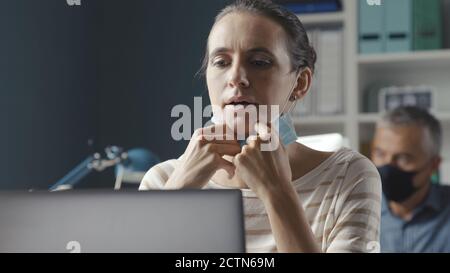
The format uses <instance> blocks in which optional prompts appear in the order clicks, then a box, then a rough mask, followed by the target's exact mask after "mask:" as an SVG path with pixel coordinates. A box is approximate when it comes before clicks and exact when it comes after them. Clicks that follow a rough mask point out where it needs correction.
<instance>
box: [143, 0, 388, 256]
mask: <svg viewBox="0 0 450 273" xmlns="http://www.w3.org/2000/svg"><path fill="white" fill-rule="evenodd" d="M314 63H315V52H314V49H313V48H312V47H311V46H310V44H309V40H308V37H307V35H306V32H305V30H304V28H303V26H302V24H301V22H300V21H299V20H298V18H297V17H296V16H295V15H294V14H292V13H290V12H288V11H286V10H284V9H283V8H281V7H279V6H278V5H276V4H273V3H272V2H270V1H267V0H241V1H237V2H235V3H234V4H231V5H230V6H228V7H226V8H225V9H224V10H223V11H221V12H220V13H219V14H218V16H217V17H216V21H215V23H214V25H213V27H212V29H211V32H210V35H209V38H208V42H207V50H206V54H205V60H204V70H205V74H206V82H207V86H208V91H209V96H210V99H211V102H212V104H213V105H214V106H216V107H217V108H219V109H221V110H222V114H221V115H220V114H219V113H218V112H217V111H216V112H215V113H214V115H215V117H216V124H214V125H211V126H209V127H207V128H202V129H199V130H196V131H195V132H194V135H193V137H192V139H191V140H190V143H189V145H188V147H187V149H186V151H185V153H184V154H183V155H182V156H181V157H180V158H178V159H173V160H169V161H166V162H163V163H161V164H158V165H156V166H154V167H153V168H152V169H150V170H149V171H148V173H147V174H146V175H145V177H144V179H143V180H142V183H141V186H140V189H141V190H146V189H158V188H159V189H162V188H164V189H181V188H213V189H225V188H239V189H241V190H242V192H243V197H244V210H245V226H246V245H247V251H248V252H276V251H278V252H368V251H374V250H375V251H376V250H378V249H377V245H378V237H379V234H378V232H379V219H380V198H381V197H380V196H381V194H380V190H381V188H380V179H379V175H378V173H377V170H376V168H375V167H374V166H373V165H372V164H371V162H370V161H369V160H368V159H366V158H365V157H363V156H362V155H360V154H358V153H356V152H353V151H351V150H349V149H346V148H343V149H340V150H339V151H337V152H335V153H325V152H319V151H315V150H312V149H310V148H308V147H306V146H304V145H302V144H299V143H297V142H295V139H294V141H293V139H292V134H294V136H295V131H294V130H293V125H292V121H291V120H290V119H289V118H288V117H289V110H286V109H291V108H292V106H293V105H294V103H295V102H296V101H298V100H300V99H302V98H303V97H304V96H305V95H306V93H307V92H308V90H309V88H310V86H311V79H312V74H313V71H314ZM250 105H251V106H255V107H256V108H257V109H258V111H259V110H260V106H261V105H269V106H273V105H276V106H280V108H281V110H280V111H281V113H282V116H281V117H280V118H279V120H278V121H279V124H280V131H279V133H280V135H278V132H277V131H276V130H273V129H272V128H273V126H272V123H270V122H269V123H268V124H266V123H261V122H259V120H258V122H256V123H253V124H249V123H250V120H249V119H248V118H247V119H246V118H239V117H236V113H237V112H239V111H242V109H245V108H246V107H248V106H250ZM217 117H221V118H217ZM242 125H244V126H246V127H245V128H254V130H255V132H256V133H257V135H258V137H249V138H248V139H247V141H246V143H244V145H243V146H242V147H241V145H242V143H241V144H240V143H239V141H237V140H233V139H231V140H229V139H228V138H226V137H224V138H222V140H220V138H219V137H217V138H214V139H212V140H211V136H228V135H227V131H226V130H223V129H226V128H237V127H239V126H242ZM283 125H287V126H284V127H283ZM245 133H246V136H248V135H249V134H250V133H251V130H250V129H246V131H245ZM234 137H235V135H234ZM277 138H278V139H279V140H280V145H278V146H277V147H276V149H273V150H270V149H269V150H264V149H261V147H262V145H263V144H265V143H267V141H268V140H270V139H277Z"/></svg>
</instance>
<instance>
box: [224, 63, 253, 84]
mask: <svg viewBox="0 0 450 273" xmlns="http://www.w3.org/2000/svg"><path fill="white" fill-rule="evenodd" d="M228 84H229V85H230V87H232V88H234V87H239V88H247V87H249V85H250V82H249V80H248V78H247V73H246V71H245V68H244V67H242V66H238V65H236V66H235V67H234V68H233V69H232V70H231V75H230V80H229V82H228Z"/></svg>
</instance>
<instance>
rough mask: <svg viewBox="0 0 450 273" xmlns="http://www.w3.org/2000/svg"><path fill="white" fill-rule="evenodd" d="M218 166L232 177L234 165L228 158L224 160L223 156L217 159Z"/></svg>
mask: <svg viewBox="0 0 450 273" xmlns="http://www.w3.org/2000/svg"><path fill="white" fill-rule="evenodd" d="M217 162H218V164H219V167H218V169H223V170H225V171H226V172H227V173H228V176H229V178H232V177H233V176H234V173H235V170H236V167H235V166H234V164H233V163H231V162H229V161H228V160H225V159H223V158H219V159H218V161H217Z"/></svg>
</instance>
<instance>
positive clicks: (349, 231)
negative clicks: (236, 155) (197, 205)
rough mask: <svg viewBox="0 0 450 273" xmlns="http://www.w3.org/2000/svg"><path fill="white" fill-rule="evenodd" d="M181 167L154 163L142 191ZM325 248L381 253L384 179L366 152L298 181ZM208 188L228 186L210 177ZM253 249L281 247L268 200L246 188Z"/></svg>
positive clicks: (344, 154) (347, 153) (343, 156)
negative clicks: (382, 183)
mask: <svg viewBox="0 0 450 273" xmlns="http://www.w3.org/2000/svg"><path fill="white" fill-rule="evenodd" d="M176 166H177V160H176V159H172V160H168V161H165V162H162V163H160V164H158V165H156V166H154V167H152V168H151V169H150V170H149V171H148V172H147V173H146V175H145V176H144V178H143V180H142V182H141V185H140V187H139V189H140V190H150V189H162V188H163V187H164V183H165V182H166V181H167V180H168V178H169V176H170V175H171V173H172V172H173V170H174V169H175V168H176ZM292 183H293V185H294V188H295V190H296V191H297V194H298V198H299V200H300V202H301V204H302V205H303V208H304V211H305V216H306V218H307V220H308V221H309V223H310V226H311V229H312V231H313V233H314V235H315V237H316V241H317V243H318V244H319V246H320V247H321V250H322V251H323V252H378V251H379V243H378V242H379V228H380V227H379V225H380V210H381V207H380V203H381V183H380V177H379V174H378V172H377V169H376V168H375V167H374V165H373V164H372V163H371V162H370V161H369V160H368V159H367V158H366V157H364V156H362V155H360V154H359V153H356V152H354V151H352V150H350V149H347V148H342V149H340V150H338V151H336V152H335V153H334V154H333V155H331V156H330V157H329V158H328V159H326V160H325V161H324V162H322V163H321V164H320V165H319V166H317V167H316V168H315V169H313V170H312V171H310V172H309V173H307V174H306V175H304V176H302V177H301V178H299V179H297V180H295V181H293V182H292ZM205 188H207V189H225V187H224V186H221V185H219V184H217V183H215V182H214V181H212V180H210V181H209V183H208V184H207V185H206V186H205ZM242 194H243V198H244V200H243V203H244V214H245V230H246V247H247V249H246V251H247V252H277V247H276V243H275V239H274V236H273V234H272V230H271V227H270V222H269V219H268V216H267V213H266V211H265V208H264V205H263V203H262V201H261V200H260V199H259V198H258V197H257V196H256V195H255V193H254V192H252V191H251V190H250V189H242Z"/></svg>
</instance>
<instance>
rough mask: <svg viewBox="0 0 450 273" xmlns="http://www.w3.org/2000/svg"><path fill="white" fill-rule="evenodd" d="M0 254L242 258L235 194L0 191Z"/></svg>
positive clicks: (239, 199)
mask: <svg viewBox="0 0 450 273" xmlns="http://www.w3.org/2000/svg"><path fill="white" fill-rule="evenodd" d="M0 252H67V253H70V252H83V253H84V252H162V253H170V252H182V253H183V252H186V253H196V252H198V253H209V252H212V253H243V252H245V231H244V218H243V205H242V193H241V191H240V190H165V191H161V190H155V191H145V192H137V191H107V192H106V191H63V192H0Z"/></svg>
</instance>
